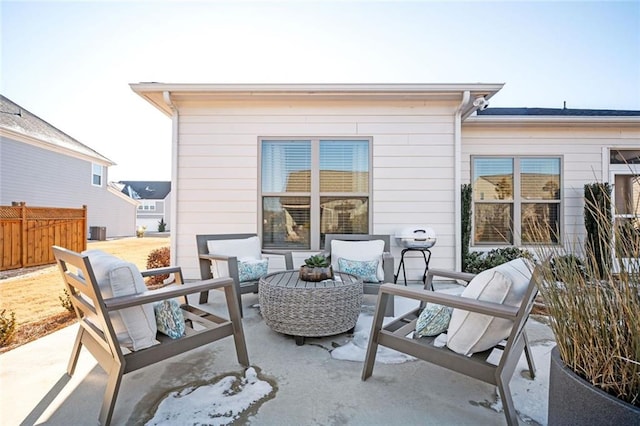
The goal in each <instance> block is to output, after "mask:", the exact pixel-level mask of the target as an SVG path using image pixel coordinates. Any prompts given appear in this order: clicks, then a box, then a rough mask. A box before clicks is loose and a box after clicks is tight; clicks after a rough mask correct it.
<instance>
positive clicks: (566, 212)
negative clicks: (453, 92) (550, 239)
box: [462, 124, 640, 245]
mask: <svg viewBox="0 0 640 426" xmlns="http://www.w3.org/2000/svg"><path fill="white" fill-rule="evenodd" d="M462 134H463V140H462V176H463V183H469V182H470V180H471V156H474V155H555V156H560V157H561V158H562V164H563V168H562V183H563V186H562V192H561V196H562V207H563V218H562V219H563V231H564V240H565V243H566V244H570V245H571V244H573V243H575V242H576V241H578V240H581V239H582V238H583V237H584V220H583V208H584V202H583V195H584V185H585V184H586V183H592V182H606V181H608V176H607V174H608V171H607V170H604V174H603V170H602V164H603V160H604V162H605V163H606V162H608V158H603V148H604V147H624V146H629V147H635V148H640V129H629V128H622V129H621V128H615V127H602V126H598V127H595V126H589V125H586V124H585V125H582V126H580V127H559V126H554V127H546V128H541V127H531V126H528V127H527V126H520V127H515V126H509V127H504V126H503V127H500V126H488V125H485V126H482V127H475V126H474V127H472V126H469V127H467V128H465V127H464V125H463V133H462Z"/></svg>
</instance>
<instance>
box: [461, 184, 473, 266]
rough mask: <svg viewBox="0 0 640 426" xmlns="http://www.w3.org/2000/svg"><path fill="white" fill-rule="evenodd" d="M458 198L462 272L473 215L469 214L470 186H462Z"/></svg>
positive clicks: (466, 259)
mask: <svg viewBox="0 0 640 426" xmlns="http://www.w3.org/2000/svg"><path fill="white" fill-rule="evenodd" d="M460 192H461V193H460V198H461V204H462V257H461V258H462V270H463V271H465V270H466V268H467V261H468V258H469V245H470V242H471V218H472V217H473V213H472V212H471V196H472V187H471V184H468V183H467V184H464V185H462V189H461V191H460Z"/></svg>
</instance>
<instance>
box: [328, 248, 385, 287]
mask: <svg viewBox="0 0 640 426" xmlns="http://www.w3.org/2000/svg"><path fill="white" fill-rule="evenodd" d="M383 252H384V240H371V241H343V240H331V266H332V267H333V270H334V271H340V265H339V262H338V259H341V258H342V259H348V260H357V261H371V260H377V261H378V269H377V277H378V281H384V269H383V268H382V253H383Z"/></svg>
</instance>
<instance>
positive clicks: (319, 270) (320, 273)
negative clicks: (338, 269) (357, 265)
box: [300, 254, 333, 281]
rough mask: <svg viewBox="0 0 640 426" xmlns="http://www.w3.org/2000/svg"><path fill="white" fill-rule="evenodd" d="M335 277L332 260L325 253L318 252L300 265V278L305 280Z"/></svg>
mask: <svg viewBox="0 0 640 426" xmlns="http://www.w3.org/2000/svg"><path fill="white" fill-rule="evenodd" d="M331 278H333V268H332V267H331V262H329V259H328V258H327V257H326V256H325V255H323V254H316V255H313V256H311V257H309V258H307V259H305V260H304V265H302V266H301V267H300V279H301V280H304V281H322V280H327V279H331Z"/></svg>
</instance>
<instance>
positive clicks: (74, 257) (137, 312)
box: [53, 246, 249, 425]
mask: <svg viewBox="0 0 640 426" xmlns="http://www.w3.org/2000/svg"><path fill="white" fill-rule="evenodd" d="M53 253H54V256H55V258H56V261H57V263H58V267H59V269H60V272H61V273H62V277H63V279H64V283H65V287H66V290H67V291H68V293H69V295H70V300H71V303H72V305H73V308H74V310H75V312H76V315H77V317H78V321H79V329H78V334H77V336H76V340H75V343H74V346H73V350H72V353H71V358H70V360H69V364H68V367H67V373H68V374H69V375H70V376H71V375H73V373H74V371H75V367H76V363H77V361H78V357H79V356H80V350H81V348H82V346H84V347H85V348H87V349H88V350H89V352H91V354H92V355H93V356H94V357H95V359H96V360H97V361H98V363H99V364H100V366H101V367H102V368H103V369H104V371H105V372H107V375H108V380H107V387H106V390H105V394H104V399H103V402H102V407H101V409H100V414H99V418H98V420H99V422H100V424H103V425H108V424H110V423H111V418H112V415H113V411H114V407H115V403H116V398H117V395H118V390H119V388H120V384H121V382H122V377H123V376H124V375H125V374H127V373H131V372H133V371H136V370H139V369H141V368H143V367H146V366H148V365H151V364H154V363H157V362H160V361H162V360H165V359H167V358H170V357H173V356H175V355H178V354H181V353H184V352H186V351H189V350H191V349H195V348H197V347H200V346H202V345H206V344H209V343H211V342H213V341H216V340H219V339H222V338H224V337H227V336H233V339H234V343H235V348H236V355H237V358H238V363H240V364H242V365H243V366H246V367H248V366H249V356H248V354H247V347H246V343H245V338H244V331H243V328H242V320H241V318H240V312H239V311H238V305H237V302H236V300H237V298H236V293H235V287H234V285H233V281H232V280H231V279H229V278H222V279H216V280H208V281H203V282H193V283H188V284H183V282H182V273H181V270H180V268H179V267H167V268H158V269H154V270H150V271H145V272H142V273H140V272H139V271H138V269H137V268H136V267H135V265H133V264H131V263H128V262H124V261H122V260H120V259H118V258H116V257H114V256H111V255H109V254H107V253H104V252H100V251H98V250H91V251H88V252H83V253H82V254H81V253H76V252H73V251H70V250H67V249H64V248H62V247H57V246H53ZM163 274H174V276H175V280H176V284H177V285H170V286H167V287H164V288H161V289H157V290H152V291H145V290H146V287H145V284H144V281H143V276H154V275H163ZM211 289H218V290H223V291H224V293H225V296H226V302H227V308H228V312H229V319H226V318H222V317H219V316H217V315H213V314H209V313H207V312H204V311H202V310H200V309H198V308H196V307H194V306H191V305H188V304H187V303H186V302H185V303H184V304H182V305H180V304H179V303H178V302H177V300H175V299H174V298H179V297H183V298H184V301H186V295H188V294H194V293H200V292H202V291H208V290H211ZM154 302H160V303H157V304H156V305H154ZM162 333H165V334H162ZM170 336H171V337H170ZM123 346H124V347H125V348H124V349H123Z"/></svg>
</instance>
